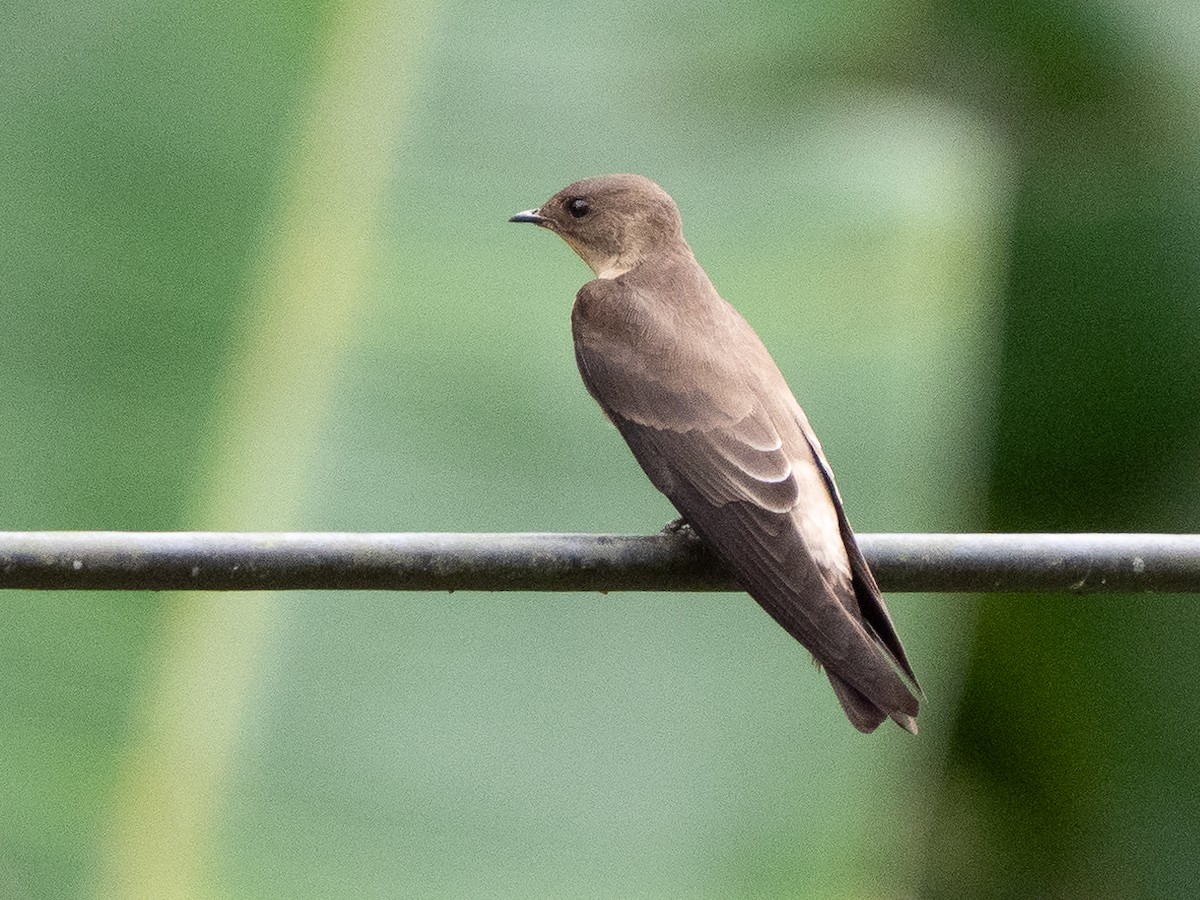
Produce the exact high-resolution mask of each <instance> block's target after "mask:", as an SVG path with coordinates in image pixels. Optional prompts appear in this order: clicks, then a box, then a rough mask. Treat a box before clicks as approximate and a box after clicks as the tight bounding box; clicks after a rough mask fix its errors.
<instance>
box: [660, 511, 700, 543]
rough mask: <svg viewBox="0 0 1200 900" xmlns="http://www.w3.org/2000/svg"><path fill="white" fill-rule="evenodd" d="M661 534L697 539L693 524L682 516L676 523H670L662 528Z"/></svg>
mask: <svg viewBox="0 0 1200 900" xmlns="http://www.w3.org/2000/svg"><path fill="white" fill-rule="evenodd" d="M659 534H682V535H683V536H684V537H693V538H694V537H697V534H696V532H695V531H694V530H693V529H692V526H691V524H690V523H689V522H688V520H687V519H685V518H684V517H683V516H680V517H679V518H678V519H676V520H675V521H674V522H668V523H667V524H666V525H664V526H663V527H662V531H660V532H659Z"/></svg>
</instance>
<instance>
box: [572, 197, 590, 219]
mask: <svg viewBox="0 0 1200 900" xmlns="http://www.w3.org/2000/svg"><path fill="white" fill-rule="evenodd" d="M590 209H591V206H589V205H588V202H587V201H586V200H584V199H583V198H582V197H576V198H575V199H574V200H572V201H571V202H570V203H568V204H567V212H569V213H570V214H571V215H573V216H574V217H575V218H577V219H582V218H583V217H584V216H586V215H587V214H588V210H590Z"/></svg>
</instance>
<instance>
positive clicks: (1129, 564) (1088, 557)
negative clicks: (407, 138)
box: [0, 531, 1200, 594]
mask: <svg viewBox="0 0 1200 900" xmlns="http://www.w3.org/2000/svg"><path fill="white" fill-rule="evenodd" d="M859 543H860V544H861V546H862V548H863V552H864V553H865V554H866V556H867V559H868V560H869V561H870V563H871V567H872V569H873V570H874V572H875V575H876V578H877V579H878V580H879V583H880V586H881V587H882V588H883V590H885V591H898V592H902V591H923V592H924V591H955V592H985V591H1040V592H1065V593H1077V594H1078V593H1096V592H1117V591H1121V592H1143V591H1156V592H1164V593H1200V535H1173V534H863V535H859ZM2 588H30V589H35V590H50V589H56V590H160V591H161V590H200V591H259V590H300V589H321V590H335V589H337V590H345V589H353V590H392V591H600V592H605V593H607V592H609V591H725V590H738V587H737V584H736V582H735V581H734V580H733V579H732V578H731V577H730V576H729V575H728V573H726V572H725V570H724V569H723V568H722V567H721V566H720V564H719V563H717V561H716V560H715V559H714V558H713V557H712V555H711V554H709V553H708V551H707V550H705V548H704V546H703V545H702V544H701V543H700V542H699V541H698V540H697V539H696V538H695V537H693V536H690V535H688V534H686V533H683V534H657V535H649V536H627V535H607V534H364V533H345V532H330V533H319V532H312V533H270V532H261V533H237V532H134V531H32V532H0V589H2Z"/></svg>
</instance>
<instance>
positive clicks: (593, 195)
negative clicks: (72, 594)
mask: <svg viewBox="0 0 1200 900" xmlns="http://www.w3.org/2000/svg"><path fill="white" fill-rule="evenodd" d="M509 221H510V222H532V223H533V224H535V225H540V226H541V227H543V228H548V229H549V230H551V231H553V232H554V233H555V234H557V235H558V236H559V237H561V238H562V239H563V240H564V241H566V242H567V244H569V245H570V247H571V249H572V250H574V251H575V252H576V253H578V254H579V257H580V259H582V260H583V261H584V262H585V263H587V264H588V266H589V267H590V268H591V270H592V271H593V272H595V273H596V276H597V277H598V278H616V277H617V276H619V275H622V274H624V273H625V272H628V271H629V270H630V269H632V268H633V267H634V266H636V265H638V264H639V263H641V262H642V261H644V260H645V259H647V258H648V257H651V256H653V255H654V254H656V253H662V252H669V251H671V250H673V249H675V248H678V247H680V246H686V244H684V243H683V225H682V223H681V222H680V219H679V209H678V207H676V206H675V201H674V200H672V199H671V196H670V195H669V194H668V193H667V192H666V191H664V190H663V189H662V188H660V187H659V186H658V185H657V184H655V183H654V182H653V181H651V180H650V179H649V178H644V177H642V176H641V175H601V176H599V177H596V178H585V179H584V180H583V181H576V182H575V183H574V184H571V185H568V186H567V187H565V188H563V189H562V190H561V191H559V192H558V193H557V194H555V195H554V196H553V197H551V198H550V199H549V200H547V201H546V202H545V203H543V204H542V205H541V206H540V207H538V208H537V209H530V210H526V211H525V212H520V213H517V214H516V215H515V216H513V217H512V218H511V219H509Z"/></svg>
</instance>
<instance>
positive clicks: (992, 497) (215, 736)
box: [0, 0, 1200, 897]
mask: <svg viewBox="0 0 1200 900" xmlns="http://www.w3.org/2000/svg"><path fill="white" fill-rule="evenodd" d="M1158 9H1159V14H1158V15H1157V16H1156V17H1151V15H1150V14H1149V13H1148V12H1143V11H1142V10H1141V8H1140V7H1136V6H1128V8H1125V7H1124V6H1121V5H1118V4H1107V5H1085V6H1084V7H1083V8H1079V9H1077V8H1075V7H1067V6H1063V5H1061V4H1048V3H1044V2H1041V0H1023V2H1019V3H1015V4H1008V5H1007V6H994V5H991V6H989V5H987V4H978V3H973V2H970V0H959V2H951V0H946V2H941V3H938V4H934V5H932V6H928V5H915V4H910V3H905V2H890V3H889V2H878V0H859V2H852V3H838V4H834V3H815V4H805V5H794V4H775V3H750V4H743V5H742V6H741V7H737V8H733V7H729V6H728V5H727V4H718V3H702V4H668V5H660V6H657V7H651V8H646V7H644V6H642V5H635V4H632V3H624V4H618V5H616V6H613V5H605V6H596V5H582V4H581V5H577V6H576V5H568V6H563V5H562V4H544V3H535V2H532V0H522V2H515V3H510V4H504V5H495V6H479V7H478V8H471V9H465V8H462V7H455V8H452V7H449V6H448V5H445V4H437V3H432V2H430V3H425V4H409V5H405V6H400V7H396V8H394V9H392V8H387V7H384V6H383V5H382V4H378V5H376V4H346V5H344V6H336V5H330V6H328V7H318V6H315V5H312V4H295V3H289V4H283V3H264V2H257V3H250V4H240V5H232V6H231V5H221V4H199V5H197V4H192V5H181V6H170V5H165V4H153V3H145V2H143V3H139V4H134V5H132V6H131V5H128V4H126V5H121V4H116V3H106V2H101V3H96V4H88V5H83V6H71V5H67V4H58V5H51V6H45V5H43V6H41V7H36V8H35V7H32V6H30V7H28V8H26V9H19V8H16V7H14V8H13V9H10V10H7V11H5V12H3V13H0V21H2V23H3V25H4V32H5V34H6V35H7V36H9V38H10V40H9V42H8V43H9V44H10V49H9V50H8V51H7V52H6V53H5V54H3V58H0V77H2V79H3V83H4V85H5V89H4V91H2V92H0V121H3V122H4V123H5V127H4V128H0V158H2V159H4V160H5V163H4V165H3V166H0V312H2V314H3V321H4V328H3V329H2V330H0V384H3V385H4V391H3V397H4V400H3V403H4V408H3V413H4V421H5V423H6V425H7V427H6V428H4V429H2V430H0V495H2V496H3V497H4V506H3V509H4V521H3V525H4V527H6V528H11V529H16V530H26V529H35V528H131V529H153V528H184V527H189V528H190V527H219V528H238V529H259V528H313V529H322V530H324V529H356V530H420V531H432V530H514V531H515V530H523V531H529V530H547V531H553V530H577V531H642V532H644V531H649V530H653V529H656V528H658V527H659V526H660V525H661V524H662V523H664V522H665V521H667V520H668V519H670V518H672V517H673V513H672V510H671V509H670V508H669V507H668V505H667V504H666V502H665V501H664V500H663V499H662V498H660V497H658V496H657V495H656V494H655V493H654V492H653V490H652V489H651V488H650V487H649V485H648V484H647V483H646V481H645V479H644V477H643V476H642V474H641V472H640V471H639V470H638V468H637V466H636V464H635V463H634V462H633V460H632V458H631V457H630V455H629V454H628V452H627V451H626V449H625V448H624V447H623V446H622V444H621V441H620V439H619V436H618V435H617V434H616V433H615V431H614V430H613V429H611V428H610V427H608V426H607V425H606V424H605V423H604V422H603V419H602V417H601V415H600V414H599V412H598V411H597V410H596V408H595V407H594V404H592V403H591V401H590V400H589V399H588V398H587V396H586V394H585V392H584V390H583V388H582V385H581V384H580V382H579V380H578V377H577V375H576V373H575V371H574V361H573V358H572V353H571V347H570V336H569V329H568V315H569V307H570V302H571V298H572V295H573V293H574V291H575V289H576V288H577V287H578V285H579V284H581V283H582V282H583V281H584V280H585V279H586V278H587V277H588V273H587V271H586V269H585V268H584V267H583V266H582V264H581V263H580V262H579V261H578V260H577V259H576V258H575V257H574V256H573V255H572V254H571V253H570V251H569V250H568V249H567V248H566V247H565V246H563V245H562V244H561V242H558V241H557V240H555V239H553V238H552V237H551V236H550V235H547V234H544V233H539V232H535V231H532V230H529V231H527V230H524V229H518V228H514V227H511V226H508V225H507V224H506V222H505V220H506V219H507V217H508V215H510V214H511V213H512V212H515V211H517V210H519V209H524V208H527V207H530V206H533V205H536V204H537V203H539V202H541V201H542V200H543V199H545V198H546V197H547V196H549V195H550V194H551V193H553V192H554V191H555V190H557V189H558V188H559V187H561V186H562V185H564V184H566V183H567V182H569V181H571V180H573V179H575V178H578V177H582V176H585V175H592V174H599V173H603V172H613V171H639V172H643V173H644V174H646V175H649V176H650V177H653V178H655V179H656V180H658V181H660V182H661V183H662V184H663V185H664V186H665V187H666V188H667V189H668V190H669V191H671V192H672V194H673V195H674V196H675V197H676V199H677V200H678V201H679V203H680V205H681V207H682V209H683V213H684V220H685V225H686V227H687V234H688V237H689V240H690V241H691V243H692V245H693V247H694V249H695V250H696V252H697V255H698V257H699V258H700V259H701V261H702V262H703V263H704V265H705V266H706V268H707V269H708V271H709V274H710V275H712V277H713V278H714V280H715V282H716V283H717V285H718V287H719V288H720V289H721V290H722V292H723V294H724V295H725V296H726V297H727V298H728V299H729V300H730V301H731V302H733V303H734V304H735V305H737V306H738V307H739V308H740V309H741V310H742V311H743V312H744V313H745V314H746V316H747V317H748V318H749V319H750V321H751V322H752V323H753V324H754V325H755V326H756V327H757V328H758V329H759V331H760V333H761V334H762V335H763V337H764V339H765V340H766V342H767V344H768V346H770V347H771V348H772V350H773V351H774V353H775V355H776V358H777V360H778V362H779V363H780V366H781V368H782V369H783V370H784V372H785V373H786V374H787V375H788V377H789V379H790V381H791V383H792V385H793V387H794V388H795V389H796V392H797V395H798V396H799V397H800V399H801V401H802V402H803V403H804V404H805V406H806V408H807V409H808V411H809V414H810V416H811V418H812V419H813V421H814V424H815V426H816V427H817V429H818V431H819V433H820V434H821V436H822V440H823V441H824V443H825V447H826V449H827V451H828V452H829V455H830V457H831V459H832V461H833V463H834V466H835V468H836V470H837V472H838V475H839V480H840V483H841V486H842V490H843V492H844V494H845V495H846V499H847V503H848V506H849V509H850V513H851V517H852V519H853V521H854V522H855V524H856V526H857V527H858V528H859V529H861V530H889V531H891V530H896V531H903V530H971V529H982V528H985V527H988V528H996V529H1012V530H1039V529H1041V530H1076V529H1096V530H1153V529H1163V530H1166V529H1179V530H1195V529H1196V509H1197V499H1198V495H1200V490H1198V489H1200V481H1198V480H1197V478H1196V475H1195V471H1194V466H1193V465H1191V461H1192V460H1194V458H1195V455H1196V450H1197V444H1200V429H1198V428H1197V426H1196V424H1195V423H1196V422H1197V420H1198V418H1200V417H1198V414H1200V409H1198V408H1197V407H1198V406H1200V384H1197V381H1198V380H1200V367H1198V366H1196V365H1195V359H1194V348H1195V347H1196V346H1200V314H1198V313H1197V307H1196V305H1195V303H1194V298H1195V295H1196V293H1197V288H1198V287H1200V269H1197V267H1196V266H1195V263H1194V255H1195V254H1194V252H1192V248H1194V247H1195V246H1196V243H1197V238H1198V237H1200V235H1198V234H1197V233H1196V232H1197V229H1198V226H1197V222H1198V221H1200V219H1197V216H1196V210H1195V196H1194V194H1195V192H1194V190H1193V189H1192V186H1194V185H1195V184H1196V183H1197V178H1196V176H1197V174H1200V173H1198V172H1197V168H1198V167H1200V154H1198V153H1197V146H1198V143H1197V135H1196V129H1195V126H1194V122H1195V121H1196V112H1197V110H1196V105H1195V101H1194V97H1195V96H1196V87H1197V85H1196V83H1195V77H1194V74H1193V73H1194V67H1190V65H1189V62H1188V61H1189V60H1194V57H1195V53H1196V49H1197V48H1196V46H1195V39H1194V36H1190V34H1191V33H1190V32H1188V31H1186V29H1183V28H1182V26H1181V25H1180V26H1178V27H1176V28H1174V29H1173V28H1171V27H1170V21H1171V19H1170V16H1171V15H1172V12H1171V10H1172V9H1176V14H1177V15H1178V16H1179V17H1181V18H1182V17H1183V16H1184V15H1185V14H1186V13H1185V5H1184V4H1179V5H1178V7H1177V8H1175V7H1171V6H1170V5H1167V6H1165V7H1161V6H1160V7H1159V8H1158ZM1189 42H1190V43H1189ZM892 607H893V612H894V613H895V615H896V618H897V619H898V623H899V626H900V630H901V633H902V634H903V635H904V637H905V639H906V642H907V643H908V644H909V645H910V655H911V656H912V658H913V661H914V665H915V666H916V667H917V670H918V674H919V675H920V676H921V678H922V682H923V683H924V684H925V686H926V689H927V690H928V692H929V702H928V704H927V707H926V710H925V711H924V712H923V713H922V719H921V724H922V734H921V735H920V737H919V738H917V739H915V740H913V739H909V738H908V737H907V736H906V735H903V734H902V733H900V732H899V731H898V730H897V729H887V730H884V731H881V733H879V734H878V735H876V736H875V737H873V738H870V739H864V738H863V737H861V736H860V735H858V734H856V733H855V732H853V730H852V729H850V728H849V727H848V726H847V725H846V723H845V721H844V720H843V718H842V716H841V713H840V711H839V710H838V708H837V704H836V702H835V701H834V699H833V697H832V695H831V694H830V692H829V690H828V686H827V684H825V683H824V679H822V678H821V677H819V676H818V675H817V674H816V673H814V672H813V671H812V670H811V667H810V666H809V665H808V664H807V658H806V655H805V654H804V653H803V651H802V650H800V649H799V648H798V647H796V646H795V644H794V643H793V642H791V641H790V639H788V638H787V637H786V635H784V634H783V633H782V631H780V630H779V629H778V628H776V627H775V626H774V625H773V624H772V623H771V622H770V621H769V620H768V618H767V617H766V616H764V615H762V613H761V611H759V610H758V609H757V608H756V607H755V606H754V605H753V604H752V603H751V602H750V601H749V600H747V599H745V598H742V597H737V596H735V595H722V596H711V597H692V596H689V597H674V596H662V595H652V596H635V597H630V596H620V597H564V598H550V597H546V596H517V595H497V596H483V595H480V596H458V595H456V596H453V597H444V596H440V595H437V596H415V595H399V596H379V595H344V594H339V595H332V594H330V595H324V594H311V595H301V596H289V597H275V598H263V597H255V598H249V597H227V598H212V597H207V598H205V597H197V596H181V597H171V598H168V597H157V596H132V595H89V596H81V595H65V594H64V595H53V596H47V595H32V594H18V593H9V594H6V595H4V596H3V597H0V614H2V615H3V616H4V628H3V629H2V630H0V635H2V637H0V679H2V680H3V683H4V684H5V685H6V690H5V691H3V692H0V721H3V722H4V723H5V724H4V728H2V729H0V761H2V762H3V763H4V765H3V766H0V894H2V895H4V896H14V897H39V896H46V897H61V896H78V895H99V896H110V897H126V896H129V897H135V896H149V897H162V896H179V897H185V896H186V897H203V896H214V897H216V896H220V897H242V896H246V897H249V896H335V897H336V896H346V897H360V896H364V895H365V896H408V895H412V896H431V895H440V896H484V897H500V896H513V897H527V896H533V895H548V896H559V895H562V896H626V895H639V896H659V895H662V896H681V895H683V896H703V895H711V896H721V897H724V896H730V895H735V896H736V895H755V896H760V895H766V896H815V897H830V896H892V895H918V894H919V895H928V896H939V897H940V896H946V897H952V896H964V895H970V896H993V897H1009V896H1027V895H1057V896H1076V895H1078V896H1085V895H1086V896H1093V895H1100V896H1112V897H1117V896H1121V897H1125V896H1142V895H1144V896H1155V897H1163V896H1184V894H1183V893H1182V891H1183V890H1184V889H1185V886H1187V885H1190V884H1194V883H1195V875H1196V871H1195V869H1196V864H1195V860H1196V859H1197V858H1198V857H1197V854H1196V853H1195V852H1194V850H1195V848H1194V846H1193V845H1194V837H1193V835H1194V834H1195V822H1194V806H1195V803H1194V801H1195V798H1196V797H1197V796H1200V783H1198V781H1197V775H1196V774H1195V773H1196V772H1197V771H1200V767H1197V765H1196V762H1197V760H1196V758H1195V749H1194V741H1193V740H1192V739H1191V735H1190V731H1191V729H1192V724H1191V723H1192V722H1193V721H1194V720H1195V718H1196V714H1197V712H1200V710H1198V709H1197V707H1198V705H1200V703H1198V698H1200V689H1197V688H1196V687H1195V685H1194V683H1193V682H1194V680H1195V679H1194V675H1193V672H1192V669H1193V668H1194V666H1193V665H1192V663H1191V660H1192V657H1193V656H1194V653H1193V651H1192V649H1191V648H1192V646H1193V645H1194V644H1195V641H1196V638H1197V633H1198V631H1200V628H1198V625H1200V623H1198V622H1197V620H1196V613H1195V612H1194V604H1193V603H1190V602H1189V601H1187V600H1186V599H1183V598H1167V599H1158V600H1154V601H1151V602H1145V601H1136V600H1133V599H1131V598H1111V599H1108V600H1104V601H1096V600H1087V601H1084V600H1076V599H1072V600H1067V599H1063V598H1036V599H1035V598H1025V599H1018V598H1011V597H1003V598H994V599H990V600H988V601H986V602H984V603H982V604H981V603H978V602H977V601H973V600H969V599H963V600H948V599H932V598H925V597H907V596H897V597H895V598H894V599H893V600H892Z"/></svg>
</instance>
